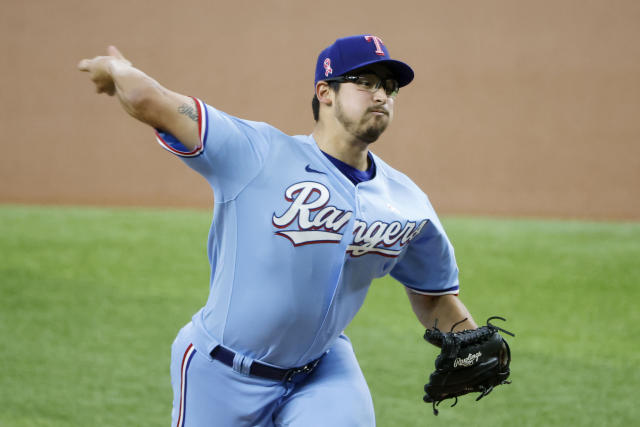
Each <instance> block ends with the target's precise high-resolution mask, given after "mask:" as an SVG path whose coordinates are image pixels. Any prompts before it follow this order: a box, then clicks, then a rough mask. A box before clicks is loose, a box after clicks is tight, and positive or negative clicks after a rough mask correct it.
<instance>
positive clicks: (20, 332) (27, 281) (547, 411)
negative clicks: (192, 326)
mask: <svg viewBox="0 0 640 427" xmlns="http://www.w3.org/2000/svg"><path fill="white" fill-rule="evenodd" d="M209 222H210V213H208V212H201V211H175V210H173V211H169V210H132V209H131V210H129V209H97V208H82V209H76V208H39V207H21V206H1V205H0V236H1V238H0V251H1V258H0V338H1V342H2V344H1V345H0V366H1V367H2V370H1V371H0V426H3V427H4V426H6V427H9V426H11V427H20V426H28V427H38V426H168V425H169V422H170V411H171V388H170V383H169V353H170V345H171V342H172V341H173V338H174V337H175V334H176V333H177V331H178V329H179V328H180V327H181V326H182V325H183V324H185V323H186V322H187V321H188V320H189V319H190V317H191V315H192V314H193V312H195V311H196V310H197V309H199V308H200V307H201V306H202V305H203V304H204V302H205V300H206V297H207V292H208V263H207V259H206V250H205V244H206V234H207V231H208V227H209ZM443 222H444V225H445V227H446V229H447V230H448V234H449V237H450V238H451V240H452V242H453V244H454V246H455V247H456V255H457V257H458V263H459V265H460V269H461V283H462V285H461V286H462V292H461V298H462V299H463V301H464V302H465V304H466V305H467V306H468V307H469V309H470V311H471V313H472V314H473V315H474V317H475V319H476V321H478V322H479V323H482V322H484V320H485V319H486V318H487V317H489V316H491V315H502V316H504V317H507V318H508V322H507V323H506V324H504V326H505V328H506V329H508V330H511V331H513V332H515V333H516V338H512V339H510V343H511V350H512V354H513V362H512V379H513V384H511V385H509V386H503V387H500V388H498V389H497V390H496V391H494V392H493V393H492V394H491V395H489V396H487V397H486V398H485V399H483V400H481V401H480V402H475V401H474V399H473V398H472V397H470V396H466V397H464V398H461V399H460V402H459V403H458V405H457V406H456V407H455V408H448V405H447V403H446V402H444V403H443V404H442V405H441V412H440V415H439V416H438V417H434V416H433V415H432V412H431V407H430V406H429V405H426V404H424V403H422V401H421V398H422V386H423V384H424V382H425V381H426V379H427V377H428V373H429V372H430V371H431V369H432V368H433V360H434V358H435V356H436V351H435V348H432V347H430V346H428V345H427V344H426V343H424V342H423V341H422V338H421V336H422V332H423V331H422V329H421V327H420V326H419V325H418V323H417V321H416V320H415V319H414V317H413V314H412V313H411V309H410V307H409V303H408V300H407V298H406V296H405V294H404V291H403V289H402V286H401V285H399V284H398V283H395V282H393V281H392V280H387V279H385V280H380V281H377V282H375V283H374V284H373V285H372V289H371V292H370V294H369V297H368V299H367V301H366V302H365V306H364V308H363V309H362V311H361V312H360V313H359V314H358V315H357V316H356V319H355V320H354V322H353V324H352V325H351V326H350V327H349V329H348V331H347V332H348V334H349V336H350V337H351V339H352V341H353V343H354V346H355V349H356V353H357V354H358V358H359V360H360V363H361V366H362V369H363V371H364V372H365V376H366V377H367V380H368V382H369V386H370V388H371V391H372V394H373V399H374V403H375V406H376V414H377V419H378V425H379V426H382V427H387V426H437V425H442V426H444V425H446V426H453V425H465V426H518V427H524V426H631V425H637V424H636V423H637V420H638V419H639V418H640V405H638V404H637V402H636V400H637V399H636V396H635V394H636V393H637V390H638V388H639V387H640V369H639V365H640V332H639V329H640V328H638V324H639V323H640V310H639V308H638V303H639V301H640V286H639V285H640V283H639V281H640V280H639V279H640V266H639V265H640V262H639V259H640V223H627V224H625V223H586V222H570V221H531V220H501V219H471V218H444V220H443Z"/></svg>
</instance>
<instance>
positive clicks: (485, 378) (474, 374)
mask: <svg viewBox="0 0 640 427" xmlns="http://www.w3.org/2000/svg"><path fill="white" fill-rule="evenodd" d="M493 319H500V320H503V321H504V320H505V319H503V318H502V317H498V316H494V317H490V318H489V319H487V325H486V326H482V327H480V328H478V329H474V330H464V331H461V332H453V329H454V328H455V326H456V325H458V324H460V323H462V322H464V321H465V320H467V319H464V320H462V321H460V322H458V323H456V324H455V325H453V326H452V327H451V332H442V331H440V330H439V329H438V327H437V326H438V322H437V320H436V324H435V325H434V326H433V329H427V330H426V332H425V334H424V339H425V340H427V341H428V342H430V343H431V344H434V345H436V346H438V347H440V348H441V349H442V351H441V352H440V354H439V355H438V357H437V358H436V362H435V365H436V370H435V371H433V372H432V373H431V376H430V377H429V383H428V384H427V385H425V386H424V391H425V393H426V394H425V396H424V401H425V402H430V403H433V413H434V415H438V410H437V409H436V406H438V405H439V404H440V402H442V401H443V400H445V399H450V398H455V402H454V403H453V405H451V406H455V405H456V403H458V396H462V395H464V394H467V393H474V392H480V396H478V398H477V399H476V400H480V399H482V398H483V397H484V396H486V395H487V394H489V393H491V391H492V390H493V388H494V387H495V386H498V385H501V384H510V383H511V382H510V381H507V378H508V377H509V364H510V363H511V351H510V350H509V345H508V344H507V342H506V341H505V340H504V338H502V336H501V335H500V333H499V331H502V332H504V333H506V334H508V335H511V336H515V335H514V334H512V333H511V332H509V331H505V330H504V329H502V328H499V327H497V326H495V325H492V324H491V320H493Z"/></svg>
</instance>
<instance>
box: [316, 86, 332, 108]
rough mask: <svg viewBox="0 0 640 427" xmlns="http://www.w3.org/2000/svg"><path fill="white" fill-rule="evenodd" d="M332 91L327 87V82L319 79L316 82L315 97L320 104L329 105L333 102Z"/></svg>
mask: <svg viewBox="0 0 640 427" xmlns="http://www.w3.org/2000/svg"><path fill="white" fill-rule="evenodd" d="M333 96H334V92H333V91H332V90H331V88H330V87H329V83H327V82H325V81H319V82H318V83H316V97H317V98H318V101H319V102H320V104H325V105H331V104H333Z"/></svg>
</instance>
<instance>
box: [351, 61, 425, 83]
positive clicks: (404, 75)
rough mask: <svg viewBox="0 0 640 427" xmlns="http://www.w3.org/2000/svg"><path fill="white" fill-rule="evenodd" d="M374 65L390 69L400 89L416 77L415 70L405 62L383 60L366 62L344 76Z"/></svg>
mask: <svg viewBox="0 0 640 427" xmlns="http://www.w3.org/2000/svg"><path fill="white" fill-rule="evenodd" d="M372 64H382V65H384V66H386V67H387V68H388V69H389V71H391V74H393V77H395V79H396V80H397V81H398V86H400V87H403V86H406V85H408V84H409V83H411V81H412V80H413V76H414V75H413V69H412V68H411V67H409V66H408V65H407V64H405V63H404V62H402V61H396V60H395V59H383V60H376V61H370V62H364V63H362V64H358V66H357V67H356V68H352V69H350V70H347V71H345V72H344V73H343V75H344V74H347V73H350V72H351V71H354V70H360V69H362V68H366V67H367V66H369V65H372Z"/></svg>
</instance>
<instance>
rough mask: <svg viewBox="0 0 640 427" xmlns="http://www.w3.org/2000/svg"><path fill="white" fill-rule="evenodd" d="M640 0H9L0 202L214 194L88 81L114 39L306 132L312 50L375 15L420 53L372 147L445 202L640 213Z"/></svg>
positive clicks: (456, 208)
mask: <svg viewBox="0 0 640 427" xmlns="http://www.w3.org/2000/svg"><path fill="white" fill-rule="evenodd" d="M639 23H640V2H637V1H634V0H625V1H623V0H600V1H596V0H590V1H586V0H584V1H583V0H539V1H517V0H512V1H510V0H488V1H474V0H461V1H433V0H414V1H402V0H399V1H395V2H388V1H381V0H370V1H368V2H344V1H334V0H328V1H325V2H323V3H322V4H320V3H318V2H308V1H293V0H291V1H286V0H265V1H260V2H257V1H255V2H254V1H248V0H237V1H233V2H217V1H211V0H208V1H204V0H199V1H184V2H175V1H171V2H169V1H166V0H162V1H153V2H152V1H124V0H112V1H110V2H102V1H101V2H98V1H95V0H89V1H80V0H61V1H44V0H33V1H25V2H3V3H2V13H1V17H0V24H1V25H0V46H1V47H2V59H1V60H0V76H1V77H2V85H1V87H0V99H1V100H2V102H1V103H0V128H1V129H2V139H1V144H2V148H3V150H2V153H3V155H2V156H1V157H0V203H28V204H90V205H134V206H179V207H183V206H185V207H205V208H208V207H210V206H211V191H210V190H209V187H208V185H207V184H206V183H205V181H204V180H203V179H202V178H200V177H199V176H197V175H196V174H195V173H193V172H191V171H190V170H188V169H187V168H186V167H185V166H184V165H182V164H181V162H180V161H179V160H177V159H175V158H173V157H172V156H171V155H169V154H168V153H167V152H166V151H164V150H162V149H161V148H160V147H159V146H158V145H157V144H156V143H155V142H154V138H153V133H152V132H151V131H150V129H147V128H146V127H145V126H144V125H142V124H139V123H136V122H134V121H133V120H131V119H129V118H128V117H127V116H126V114H125V113H123V112H122V111H121V109H120V107H119V105H118V103H117V102H116V101H115V100H114V99H110V98H108V97H106V96H104V95H101V96H97V95H95V93H93V88H92V86H91V84H90V82H89V81H88V79H87V76H86V75H85V74H82V73H80V72H78V71H77V70H76V68H75V67H76V64H77V62H78V61H79V60H80V59H81V58H85V57H92V56H95V55H98V54H103V53H104V52H105V49H106V46H107V45H108V44H115V45H117V46H118V47H119V48H120V49H121V50H122V51H123V53H124V54H125V55H127V56H128V57H129V58H130V59H131V60H132V61H133V62H134V64H135V65H136V66H138V67H139V68H141V69H143V70H145V71H146V72H147V73H149V74H150V75H152V76H153V77H155V78H156V79H157V80H158V81H160V82H161V83H162V84H164V85H165V86H167V87H169V88H171V89H173V90H176V91H178V92H182V93H185V94H190V95H195V96H198V97H200V98H202V99H203V100H205V101H206V102H208V103H210V104H212V105H214V106H216V107H217V108H220V109H222V110H224V111H227V112H229V113H231V114H234V115H237V116H240V117H243V118H249V119H252V120H260V121H267V122H269V123H271V124H273V125H275V126H277V127H279V128H280V129H282V130H283V131H285V132H287V133H292V134H300V133H309V132H310V130H311V127H312V125H313V120H312V117H311V111H310V100H311V97H312V94H313V70H314V66H315V60H316V56H317V54H318V53H319V51H320V50H321V49H322V48H323V47H325V46H326V45H327V44H329V43H331V42H332V41H333V40H334V39H335V38H337V37H341V36H345V35H351V34H359V33H372V34H376V35H378V36H380V37H382V38H383V39H384V40H385V42H386V44H387V45H388V46H389V48H390V51H391V54H392V56H394V57H397V58H399V59H403V60H405V61H406V62H408V63H409V64H411V65H412V66H413V67H414V69H415V71H416V79H415V81H414V83H413V84H412V85H410V86H409V87H407V88H406V89H404V90H402V91H401V93H400V96H399V98H398V102H397V111H396V119H395V121H394V123H393V124H392V125H391V127H390V129H389V131H388V132H387V133H386V134H385V136H384V137H383V138H382V139H381V140H380V141H378V142H376V143H375V144H374V146H373V150H374V151H375V152H376V153H378V154H379V155H381V156H382V157H383V158H384V159H385V160H387V161H388V162H389V163H390V164H392V165H393V166H395V167H397V168H398V169H401V170H402V171H404V172H405V173H407V174H408V175H409V176H411V177H412V178H413V179H414V181H416V182H417V183H418V184H419V185H420V186H421V187H422V188H423V189H424V190H425V191H426V192H427V193H428V194H429V195H430V198H431V200H432V202H433V204H434V205H435V207H436V209H437V210H438V211H439V212H440V213H441V214H472V215H499V216H534V217H561V218H589V219H624V220H629V219H630V220H638V219H640V190H639V184H640V120H639V117H640V114H639V112H640V24H639Z"/></svg>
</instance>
